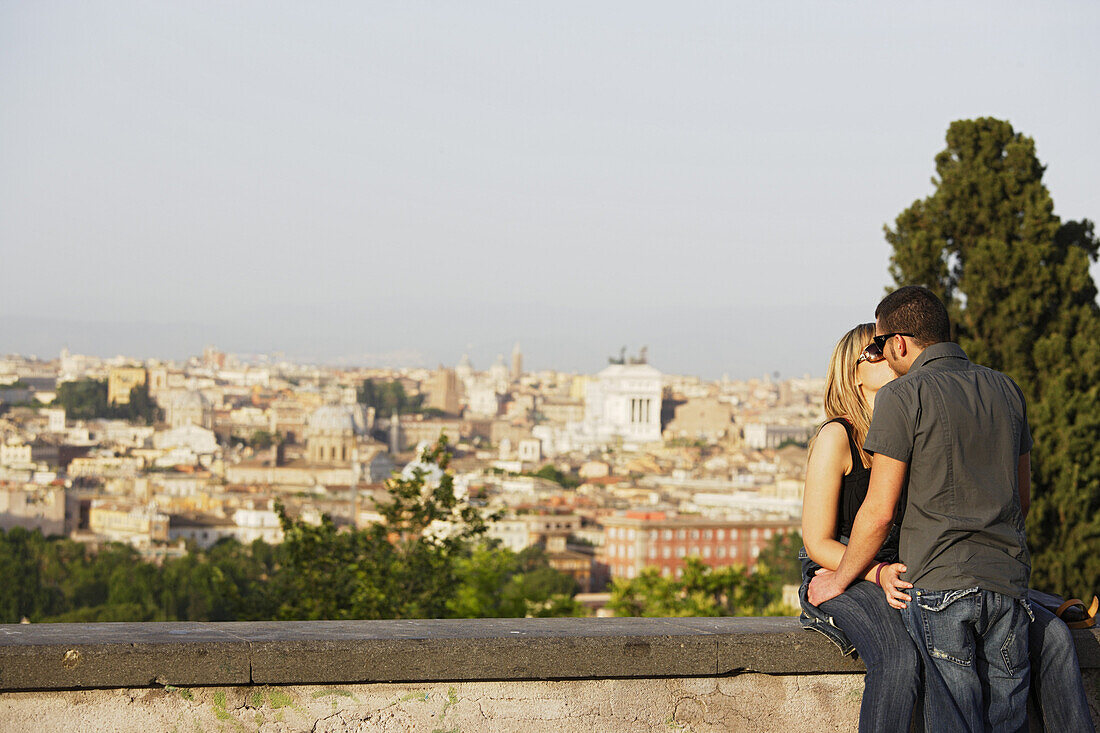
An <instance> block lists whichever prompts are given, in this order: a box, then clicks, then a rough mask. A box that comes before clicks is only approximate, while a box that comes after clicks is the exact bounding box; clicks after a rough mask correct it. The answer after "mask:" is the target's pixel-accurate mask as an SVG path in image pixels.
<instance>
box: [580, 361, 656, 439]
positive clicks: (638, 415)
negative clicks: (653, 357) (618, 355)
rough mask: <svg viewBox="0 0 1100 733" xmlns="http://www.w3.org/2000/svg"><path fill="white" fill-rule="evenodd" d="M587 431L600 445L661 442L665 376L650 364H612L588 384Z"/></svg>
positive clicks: (585, 417)
mask: <svg viewBox="0 0 1100 733" xmlns="http://www.w3.org/2000/svg"><path fill="white" fill-rule="evenodd" d="M584 432H585V434H586V436H588V437H590V438H593V439H595V440H596V441H598V442H612V441H615V440H622V441H623V443H624V444H628V445H637V444H642V443H656V442H660V440H661V373H660V372H659V371H657V370H656V369H654V368H653V367H651V366H650V365H649V364H611V365H610V366H608V367H607V368H606V369H604V370H603V371H601V372H600V373H599V374H597V375H596V378H595V379H593V380H591V381H590V382H589V383H588V390H587V393H586V395H585V401H584Z"/></svg>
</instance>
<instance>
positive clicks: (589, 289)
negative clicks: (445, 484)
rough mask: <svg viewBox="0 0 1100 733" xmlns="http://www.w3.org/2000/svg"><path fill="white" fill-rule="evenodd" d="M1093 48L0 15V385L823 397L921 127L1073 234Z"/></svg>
mask: <svg viewBox="0 0 1100 733" xmlns="http://www.w3.org/2000/svg"><path fill="white" fill-rule="evenodd" d="M1098 29H1100V4H1098V3H1094V2H1072V3H1069V2H1045V3H1005V2H990V3H983V2H964V3H959V2H942V3H937V2H923V3H910V4H909V5H908V6H904V7H903V6H902V5H901V4H899V3H882V2H868V3H850V2H800V3H783V2H768V3H747V2H742V3H731V2H728V1H727V2H713V3H698V2H678V3H653V2H637V1H634V2H622V3H591V2H583V3H575V2H555V3H516V2H499V3H478V2H462V3H450V2H442V1H439V0H437V1H435V2H417V1H414V0H400V1H399V2H388V3H383V2H340V3H337V2H308V3H304V2H272V1H271V0H263V1H262V2H229V3H227V2H224V0H217V1H216V2H195V1H194V0H187V1H183V0H180V1H179V2H154V3H149V2H132V3H114V2H89V3H72V2H65V3H53V2H43V1H42V0H33V1H32V0H28V1H27V2H0V100H2V101H0V246H2V248H3V250H2V252H3V255H2V259H0V263H2V264H0V273H2V283H0V285H2V289H0V353H5V352H22V353H38V354H39V355H41V356H52V355H55V354H56V352H57V350H58V349H60V348H61V347H62V346H65V345H68V346H69V348H70V349H72V350H73V351H78V352H83V353H97V354H101V355H113V354H116V353H127V354H131V355H134V356H139V357H145V356H165V357H182V356H186V355H189V354H193V353H197V352H198V351H200V350H201V349H202V347H203V345H205V344H207V343H212V344H216V345H217V346H219V347H221V348H223V349H225V350H229V351H244V352H253V351H276V350H278V351H283V352H285V353H286V354H287V355H290V356H294V357H299V358H303V359H317V360H326V361H335V360H337V359H344V360H345V361H351V362H358V363H363V364H384V363H392V362H394V361H399V362H402V361H403V362H409V363H410V364H411V363H417V362H418V363H421V364H424V365H429V366H434V365H435V364H437V363H440V362H443V363H447V364H454V363H455V362H457V361H458V359H459V357H460V356H461V355H462V353H463V352H469V353H470V356H471V358H472V359H473V361H474V365H475V366H476V367H478V368H486V367H488V366H489V365H490V364H491V362H492V361H493V360H494V359H495V357H496V355H497V354H498V353H504V354H505V355H507V353H508V352H510V350H511V347H512V344H513V343H514V342H516V341H519V342H521V345H522V347H523V350H524V352H525V355H526V363H527V365H528V366H529V367H531V368H547V367H554V368H561V369H567V370H578V371H587V372H592V371H595V370H597V369H599V368H601V366H602V365H603V364H605V363H606V361H605V358H606V356H607V355H609V354H611V353H617V351H618V349H619V347H620V346H622V345H624V344H625V345H627V346H628V347H629V350H630V351H631V352H634V351H636V350H637V348H638V347H640V346H642V345H643V344H648V345H649V354H650V360H651V363H653V364H654V365H655V366H656V367H658V368H659V369H662V370H663V371H667V372H679V373H693V374H699V375H701V376H705V377H717V376H720V375H721V374H723V373H728V374H730V375H731V376H735V377H747V376H756V375H760V374H763V373H765V372H771V371H778V372H780V373H781V374H782V375H784V376H792V375H801V374H803V373H807V372H810V373H814V374H822V373H824V369H825V364H826V361H827V359H828V355H829V351H830V350H831V348H832V345H833V344H834V343H835V341H836V339H837V338H838V337H839V335H840V334H841V333H842V332H843V331H845V330H846V329H847V328H849V327H850V326H852V325H854V324H855V323H857V322H859V321H862V320H871V317H872V312H873V309H874V306H875V303H876V302H877V300H878V298H879V297H880V296H881V294H882V293H883V289H884V287H885V286H886V285H887V283H888V279H889V278H888V274H887V263H888V259H889V248H888V246H887V245H886V243H885V240H884V239H883V236H882V227H883V225H884V224H886V223H892V222H893V220H894V218H895V217H896V216H897V214H898V213H899V212H900V211H901V210H902V209H904V208H905V207H906V206H908V205H909V204H910V203H912V201H913V200H914V199H916V198H919V197H923V196H925V195H927V194H928V193H929V192H930V190H931V184H930V178H931V176H932V175H933V172H934V171H933V156H934V155H935V153H936V152H937V151H939V150H940V149H942V148H943V146H944V132H945V130H946V128H947V126H948V124H949V123H950V122H951V121H952V120H955V119H960V118H970V117H977V116H984V115H992V116H996V117H1001V118H1005V119H1008V120H1010V121H1011V122H1012V123H1013V125H1014V126H1015V127H1016V129H1017V130H1019V131H1021V132H1024V133H1025V134H1028V135H1030V136H1032V137H1034V138H1035V139H1036V143H1037V146H1038V152H1039V156H1040V158H1041V159H1042V160H1043V161H1044V162H1045V163H1046V164H1047V174H1046V183H1047V185H1048V187H1049V188H1050V190H1051V192H1052V194H1053V196H1054V201H1055V207H1056V213H1058V214H1059V215H1061V216H1062V217H1063V218H1081V217H1088V218H1092V219H1094V220H1095V219H1098V218H1100V175H1098V171H1100V140H1098V135H1100V103H1098V102H1097V100H1098V98H1100V84H1098V82H1100V50H1098V46H1097V44H1096V32H1097V30H1098ZM1093 273H1094V277H1095V276H1097V275H1098V274H1100V272H1098V271H1097V270H1096V268H1094V270H1093Z"/></svg>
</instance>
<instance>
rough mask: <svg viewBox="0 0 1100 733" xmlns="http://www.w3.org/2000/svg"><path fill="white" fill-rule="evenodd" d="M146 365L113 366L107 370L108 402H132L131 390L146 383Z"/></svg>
mask: <svg viewBox="0 0 1100 733" xmlns="http://www.w3.org/2000/svg"><path fill="white" fill-rule="evenodd" d="M145 378H146V372H145V367H140V366H119V367H111V370H110V371H109V372H107V402H108V404H112V405H128V404H130V390H132V389H133V388H134V387H141V386H143V385H144V384H145Z"/></svg>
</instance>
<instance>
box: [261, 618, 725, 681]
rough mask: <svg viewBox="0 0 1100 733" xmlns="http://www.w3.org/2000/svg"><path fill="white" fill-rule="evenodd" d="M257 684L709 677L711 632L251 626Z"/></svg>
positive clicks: (500, 624)
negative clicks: (662, 676)
mask: <svg viewBox="0 0 1100 733" xmlns="http://www.w3.org/2000/svg"><path fill="white" fill-rule="evenodd" d="M250 626H251V628H249V629H242V630H240V635H241V636H242V637H244V638H247V639H248V640H249V641H250V642H251V643H252V679H253V681H255V682H256V683H262V684H291V683H310V682H336V681H340V682H370V681H408V680H486V679H489V680H491V679H569V678H578V677H645V676H655V675H695V674H713V673H714V670H715V669H716V666H715V659H716V653H717V646H716V638H715V637H714V636H713V635H711V634H701V633H698V632H697V631H695V630H693V629H691V628H688V627H683V626H677V625H674V624H669V623H667V621H666V620H664V619H476V620H474V619H470V620H432V621H415V620H411V621H351V622H309V623H294V622H291V623H282V624H272V625H268V626H267V627H265V628H259V626H260V625H250Z"/></svg>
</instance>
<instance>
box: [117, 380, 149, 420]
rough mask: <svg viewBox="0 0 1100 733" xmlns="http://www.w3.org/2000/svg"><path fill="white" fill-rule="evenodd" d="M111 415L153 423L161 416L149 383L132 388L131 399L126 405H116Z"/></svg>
mask: <svg viewBox="0 0 1100 733" xmlns="http://www.w3.org/2000/svg"><path fill="white" fill-rule="evenodd" d="M110 413H111V415H110V416H111V417H116V418H121V419H123V420H129V421H130V422H140V423H143V424H145V425H152V424H153V423H155V422H156V421H157V420H159V419H160V417H161V410H160V408H159V407H157V403H156V402H155V401H154V400H153V398H152V397H150V396H149V385H147V384H139V385H137V386H136V387H134V388H132V389H131V390H130V401H129V402H128V403H126V404H125V405H115V406H114V407H113V409H111V411H110Z"/></svg>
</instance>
